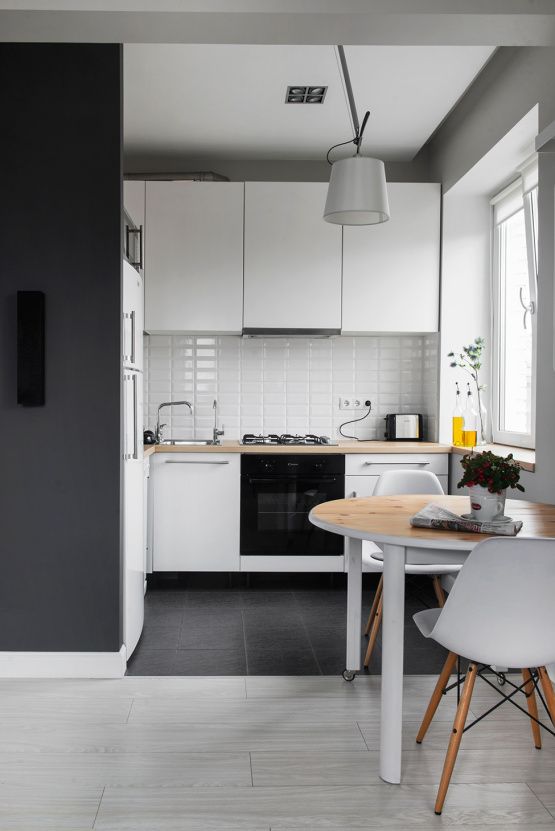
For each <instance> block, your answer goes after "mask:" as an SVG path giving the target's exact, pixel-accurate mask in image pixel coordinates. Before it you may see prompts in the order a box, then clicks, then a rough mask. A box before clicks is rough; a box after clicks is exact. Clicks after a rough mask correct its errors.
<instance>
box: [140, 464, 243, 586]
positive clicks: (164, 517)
mask: <svg viewBox="0 0 555 831" xmlns="http://www.w3.org/2000/svg"><path fill="white" fill-rule="evenodd" d="M240 459H241V457H240V455H239V454H238V453H236V454H224V453H211V452H210V453H168V454H162V453H160V454H156V456H155V457H154V459H153V460H151V475H152V485H153V488H152V490H153V497H154V499H153V501H154V510H153V537H154V539H153V571H155V572H156V571H239V504H240Z"/></svg>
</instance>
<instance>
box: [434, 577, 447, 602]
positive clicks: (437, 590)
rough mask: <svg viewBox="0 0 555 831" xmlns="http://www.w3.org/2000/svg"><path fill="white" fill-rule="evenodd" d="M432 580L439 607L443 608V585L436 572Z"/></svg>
mask: <svg viewBox="0 0 555 831" xmlns="http://www.w3.org/2000/svg"><path fill="white" fill-rule="evenodd" d="M432 582H433V584H434V591H435V593H436V597H437V602H438V604H439V608H440V609H443V607H444V606H445V592H444V591H443V586H442V585H441V580H440V579H439V577H438V576H437V574H436V576H435V577H434V578H433V580H432Z"/></svg>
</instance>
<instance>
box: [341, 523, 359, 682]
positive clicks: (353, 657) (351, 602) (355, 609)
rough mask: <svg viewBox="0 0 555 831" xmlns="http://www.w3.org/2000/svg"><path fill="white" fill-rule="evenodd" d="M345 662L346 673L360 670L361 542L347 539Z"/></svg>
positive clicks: (350, 538) (351, 538)
mask: <svg viewBox="0 0 555 831" xmlns="http://www.w3.org/2000/svg"><path fill="white" fill-rule="evenodd" d="M346 559H347V662H346V667H345V668H346V670H347V672H348V673H351V672H358V670H359V669H360V637H361V612H362V609H361V607H362V540H357V539H354V538H353V537H347V539H346Z"/></svg>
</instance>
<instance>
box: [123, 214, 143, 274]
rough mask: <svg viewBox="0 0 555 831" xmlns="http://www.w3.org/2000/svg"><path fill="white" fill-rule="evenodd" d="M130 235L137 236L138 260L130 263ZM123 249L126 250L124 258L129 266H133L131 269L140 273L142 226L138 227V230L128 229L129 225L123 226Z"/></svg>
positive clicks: (141, 262)
mask: <svg viewBox="0 0 555 831" xmlns="http://www.w3.org/2000/svg"><path fill="white" fill-rule="evenodd" d="M131 234H138V235H139V259H138V261H132V260H131V258H130V251H129V237H130V236H131ZM125 249H126V256H127V259H128V260H129V264H130V265H132V266H133V268H138V269H139V270H140V271H142V270H143V226H142V225H139V227H138V228H130V227H129V225H126V226H125Z"/></svg>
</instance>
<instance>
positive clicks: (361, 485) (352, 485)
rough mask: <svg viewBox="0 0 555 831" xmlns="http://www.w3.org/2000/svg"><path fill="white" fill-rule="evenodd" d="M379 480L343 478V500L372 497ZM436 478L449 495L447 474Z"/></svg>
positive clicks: (360, 477) (355, 477) (366, 477)
mask: <svg viewBox="0 0 555 831" xmlns="http://www.w3.org/2000/svg"><path fill="white" fill-rule="evenodd" d="M426 470H427V468H426ZM436 475H437V474H436ZM379 478H380V477H379V476H345V498H346V499H351V498H353V497H363V496H373V495H374V489H375V487H376V484H377V482H378V479H379ZM437 478H438V479H439V481H440V482H441V487H442V488H443V490H444V491H445V493H449V477H448V476H447V474H446V473H440V474H439V475H437Z"/></svg>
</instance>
